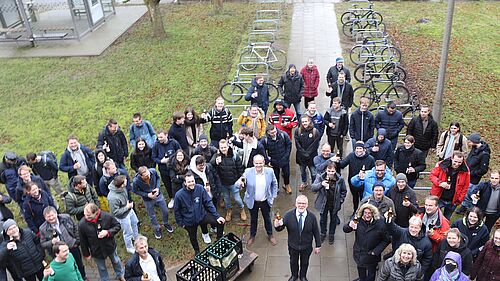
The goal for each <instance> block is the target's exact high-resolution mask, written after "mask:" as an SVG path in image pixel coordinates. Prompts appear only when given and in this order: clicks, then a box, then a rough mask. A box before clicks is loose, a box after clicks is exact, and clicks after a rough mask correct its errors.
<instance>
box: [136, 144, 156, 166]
mask: <svg viewBox="0 0 500 281" xmlns="http://www.w3.org/2000/svg"><path fill="white" fill-rule="evenodd" d="M141 166H146V167H147V168H156V162H155V161H154V160H153V151H152V150H151V149H150V148H144V150H142V151H141V150H134V151H132V153H131V154H130V168H132V169H134V171H136V172H137V170H139V167H141Z"/></svg>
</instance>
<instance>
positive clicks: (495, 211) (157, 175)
mask: <svg viewBox="0 0 500 281" xmlns="http://www.w3.org/2000/svg"><path fill="white" fill-rule="evenodd" d="M319 79H320V77H319V72H318V70H317V67H316V66H315V65H314V61H313V60H312V59H310V60H309V61H308V63H307V65H306V66H304V67H303V68H302V70H300V71H298V69H297V68H296V66H295V65H293V64H292V65H290V67H289V69H288V70H287V71H286V73H285V74H284V75H283V76H282V77H281V78H280V81H279V83H278V88H279V91H280V93H281V94H282V96H283V99H278V100H276V101H275V102H274V104H273V106H272V110H270V112H268V107H269V106H270V102H269V89H268V88H267V86H266V84H265V83H264V78H263V77H262V76H260V75H258V76H257V77H256V78H255V79H254V81H253V83H252V87H250V89H249V91H248V93H247V95H246V96H245V99H246V100H247V101H250V102H251V105H250V107H249V108H248V110H244V111H243V112H242V113H241V115H240V116H239V117H237V118H234V119H235V120H236V122H233V115H232V113H231V110H230V109H229V108H228V107H226V106H225V104H224V100H223V99H222V98H220V97H219V98H217V99H216V100H215V104H214V106H213V108H211V109H210V110H208V111H203V113H201V114H198V113H197V112H196V111H195V110H194V109H193V108H192V107H188V108H186V110H185V111H184V112H174V113H173V114H172V125H171V127H170V128H169V130H164V129H158V128H156V130H155V128H154V126H153V125H152V124H151V122H149V121H147V120H143V119H142V117H141V114H140V113H135V114H133V116H132V124H131V125H130V129H129V138H128V140H127V138H126V136H125V133H124V131H123V130H122V129H121V127H120V126H119V125H118V122H117V121H116V120H113V119H111V120H109V121H108V122H107V124H106V125H105V126H104V127H103V128H102V130H101V131H100V132H99V133H98V137H97V142H96V149H95V150H94V151H92V150H91V149H89V148H88V147H87V146H85V145H84V144H81V143H80V142H79V139H78V137H77V136H76V135H70V136H69V137H68V138H67V148H66V149H65V150H64V151H63V152H62V154H61V157H60V158H59V159H57V157H56V155H55V154H54V153H53V152H52V151H49V150H46V151H42V152H36V153H35V152H30V153H28V154H27V155H26V158H24V157H21V156H19V155H17V154H16V153H14V152H11V151H9V152H5V153H4V156H3V159H2V163H1V167H0V172H1V174H0V181H1V182H2V183H3V184H5V187H6V190H7V194H3V193H0V220H1V221H2V222H3V225H2V235H0V240H2V241H3V242H1V244H0V279H2V278H4V277H5V276H6V275H5V274H6V270H8V271H9V272H10V274H11V276H12V277H13V279H14V280H16V281H17V280H22V279H25V280H36V279H37V278H38V279H39V280H42V279H43V278H46V279H48V280H70V281H72V280H87V279H88V278H87V276H86V273H85V267H84V264H83V259H89V260H90V259H93V261H94V262H95V264H96V265H97V267H98V270H99V274H100V277H101V280H105V281H106V280H109V275H108V271H107V269H106V265H105V261H106V259H108V258H109V259H110V261H111V264H112V265H113V269H114V271H115V277H116V278H117V279H118V280H141V281H149V280H154V281H158V280H161V281H164V280H166V273H165V265H164V262H163V259H162V256H161V253H159V252H158V251H157V250H155V249H153V248H150V247H148V238H146V237H145V236H143V235H141V234H140V225H141V223H144V222H143V221H141V218H139V217H138V216H137V214H136V207H137V206H138V205H141V206H144V207H145V209H146V211H147V214H148V218H149V220H150V223H151V226H152V229H153V232H154V237H155V238H156V239H161V238H162V235H163V232H164V231H166V232H167V233H172V232H173V231H174V227H173V226H172V225H170V224H169V213H170V215H173V216H174V217H175V222H176V227H177V228H182V229H185V230H186V234H187V237H189V240H190V243H191V245H192V247H193V250H194V252H195V253H199V251H200V246H199V243H198V236H197V232H198V226H200V228H201V232H202V235H201V236H202V240H203V242H204V243H206V244H210V243H211V242H212V240H211V237H210V231H209V227H210V229H211V231H212V232H213V233H215V234H216V237H217V239H218V238H220V237H222V235H223V233H224V225H225V223H226V222H230V221H231V220H233V205H232V204H233V203H234V204H235V205H236V209H237V211H238V212H239V219H240V220H242V221H246V220H247V219H248V218H247V211H246V210H248V212H249V216H250V236H249V238H248V240H247V246H249V247H251V246H252V244H253V243H254V242H255V237H256V234H257V225H258V218H259V210H260V212H261V215H262V218H263V220H264V226H265V231H266V235H267V239H268V240H269V243H270V244H271V245H272V246H274V245H276V244H277V240H276V239H275V237H274V235H273V231H282V230H284V229H285V228H286V229H287V230H288V235H289V239H288V248H289V252H290V268H291V273H292V274H291V275H292V276H291V278H290V280H291V281H295V280H299V278H300V280H301V281H306V280H307V268H308V261H309V257H310V255H311V253H313V252H314V253H316V254H318V253H320V248H321V245H322V244H323V243H324V242H325V241H326V240H328V243H329V244H331V245H332V244H334V243H335V231H336V228H337V225H339V224H340V223H341V219H340V218H339V216H338V212H339V210H340V209H341V207H342V204H343V203H344V201H345V199H346V196H347V193H348V190H349V191H350V193H351V197H352V201H353V202H352V203H353V214H352V216H351V217H350V219H349V220H348V221H347V222H346V223H345V224H344V225H343V231H344V232H345V233H351V232H354V233H355V234H354V247H353V257H354V261H355V262H356V265H357V269H358V274H359V279H358V280H362V281H365V280H375V278H376V276H377V272H378V280H467V279H468V278H469V277H468V276H470V278H472V279H473V278H477V280H494V279H495V278H496V279H498V278H499V276H500V259H499V253H500V231H499V230H496V231H494V230H493V231H492V229H493V228H494V224H495V222H496V221H497V219H498V218H499V215H500V188H499V181H500V180H499V176H500V175H499V172H498V170H491V171H489V169H490V167H489V158H490V149H489V146H488V144H487V143H486V142H485V141H484V140H482V139H481V136H480V135H479V134H478V133H472V134H470V135H469V136H468V137H465V135H464V134H463V133H462V132H461V131H460V124H459V123H458V122H452V123H451V124H450V126H449V128H448V129H447V130H446V131H445V132H443V133H442V134H441V136H439V133H438V125H437V123H436V122H435V121H434V120H433V118H432V115H430V108H429V106H426V105H422V106H421V111H420V113H419V115H418V116H416V117H414V118H413V119H412V120H411V121H410V123H409V125H408V127H407V131H406V135H405V137H404V141H403V143H401V144H399V145H398V141H399V139H400V138H399V136H400V135H401V134H402V133H403V129H404V127H405V123H404V121H403V117H402V114H401V112H400V111H399V110H397V106H396V104H394V103H393V102H389V103H388V104H387V106H386V107H385V108H384V109H383V110H380V111H379V112H378V113H376V115H375V116H374V115H373V114H372V113H371V112H370V111H369V110H368V100H367V99H366V98H364V97H363V98H361V99H360V101H359V104H360V106H359V108H353V109H352V111H351V107H352V105H353V90H352V86H351V85H350V84H349V82H350V72H349V70H348V69H347V67H345V66H344V65H343V59H342V58H338V59H337V60H336V65H334V66H332V67H331V68H330V69H329V71H328V75H327V82H328V90H327V93H326V96H328V97H330V98H331V100H330V106H329V108H328V109H327V110H326V111H325V112H324V113H321V112H319V111H318V110H317V105H316V102H315V97H317V96H318V85H319ZM302 100H303V101H304V103H305V111H304V112H302V110H301V101H302ZM292 105H293V107H294V110H292V108H291V106H292ZM349 112H352V113H351V114H350V116H349ZM207 123H209V124H210V129H209V131H208V136H207V132H206V131H205V128H204V127H205V124H207ZM233 123H237V124H238V125H240V126H239V127H238V128H239V129H238V130H237V131H236V132H233V125H234V124H233ZM325 129H326V130H325ZM323 135H326V137H325V139H326V141H325V142H324V143H320V142H321V139H322V138H323ZM349 141H350V142H351V145H352V148H353V152H351V153H344V149H343V148H344V145H346V144H347V142H349ZM293 144H294V145H295V149H296V155H295V162H296V164H297V165H298V167H299V170H300V173H301V182H300V183H299V184H298V185H297V187H296V189H297V191H298V192H302V193H303V192H305V191H307V190H310V191H311V192H313V193H315V194H316V199H315V202H314V207H315V209H316V210H317V211H318V212H319V214H320V218H319V223H318V222H317V219H316V216H315V215H314V214H313V213H312V212H310V211H308V209H307V207H308V199H307V197H306V196H303V195H300V196H298V197H297V198H296V201H295V206H296V208H294V209H292V210H290V211H289V212H287V213H286V214H285V215H284V216H283V217H281V216H276V218H275V219H274V220H273V219H272V218H271V209H272V207H273V204H274V201H275V199H276V197H277V196H278V193H279V191H280V190H281V188H282V189H283V193H285V195H283V196H288V195H286V194H292V192H293V190H294V189H295V187H293V186H292V185H291V183H290V168H291V165H292V163H291V162H290V159H291V152H292V146H293ZM129 148H130V150H131V151H129ZM428 156H429V157H431V158H432V157H437V159H438V160H439V161H438V162H437V163H436V165H435V167H433V168H432V169H431V172H430V176H429V178H430V181H431V182H432V188H431V191H430V194H429V196H427V197H426V198H425V202H420V203H424V204H423V205H421V204H419V202H418V201H417V196H416V193H415V191H414V190H413V188H414V187H415V186H416V183H417V180H418V179H419V175H420V173H421V172H423V171H425V170H426V168H427V164H426V159H427V158H428ZM128 163H130V167H129V169H127V168H128V167H127V164H128ZM342 169H347V170H348V171H347V175H348V178H346V179H345V178H344V177H343V176H342V175H341V170H342ZM393 171H394V172H393ZM59 172H63V173H67V175H68V179H69V182H68V185H67V188H66V189H67V190H64V189H65V188H63V187H62V185H61V181H60V179H59ZM488 172H489V173H488ZM487 174H489V177H490V178H489V180H483V176H485V175H487ZM394 175H395V176H394ZM162 185H163V187H162ZM347 186H348V188H347ZM164 191H166V194H165V193H164ZM241 193H243V198H242V197H241ZM132 194H135V196H132ZM56 198H60V199H62V200H56ZM12 201H14V202H15V203H17V204H18V206H19V208H20V210H21V212H20V216H19V217H17V220H20V219H22V220H24V221H25V222H26V224H27V225H28V228H26V229H21V228H19V226H18V223H17V222H16V220H15V219H14V215H13V213H12V211H11V210H10V209H9V207H8V204H9V203H11V202H12ZM58 202H63V204H64V208H63V206H59V204H58ZM458 206H460V208H458V209H456V208H457V207H458ZM157 209H159V213H160V214H161V222H160V221H159V219H158V218H157V215H156V211H157ZM169 209H170V210H169ZM221 210H225V214H221V213H220V211H221ZM454 212H456V213H458V214H463V215H464V216H463V218H460V219H458V220H456V221H454V222H450V221H449V220H450V218H451V216H452V214H453V213H454ZM142 219H144V218H142ZM119 233H122V235H123V241H124V247H125V249H126V251H127V252H128V253H130V254H131V255H132V256H131V258H130V259H129V260H128V261H127V262H126V263H125V266H124V264H123V263H122V261H121V260H120V257H119V256H118V253H117V247H118V245H117V242H116V240H115V236H116V235H118V234H119ZM491 235H493V238H491V239H490V236H491ZM313 238H314V240H315V247H313V246H312V241H313ZM389 244H391V247H390V248H388V247H387V246H389ZM46 254H47V255H50V256H52V262H51V263H50V265H47V266H45V265H44V264H43V263H44V260H45V255H46ZM382 258H383V259H384V260H385V262H384V263H383V265H380V266H379V263H380V262H381V261H382ZM299 264H300V266H299ZM2 280H4V279H2Z"/></svg>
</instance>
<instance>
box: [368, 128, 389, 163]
mask: <svg viewBox="0 0 500 281" xmlns="http://www.w3.org/2000/svg"><path fill="white" fill-rule="evenodd" d="M386 133H387V131H386V130H385V129H384V128H380V129H378V134H377V136H378V135H383V136H386ZM376 143H378V147H379V150H378V151H377V152H374V151H373V150H372V148H373V147H374V146H375V144H376ZM365 148H366V151H367V152H368V153H370V155H371V156H373V158H374V159H375V160H384V161H385V163H386V164H387V166H388V167H392V163H393V162H394V150H393V149H392V145H391V141H390V140H388V139H387V138H384V141H383V142H379V141H378V139H377V137H373V138H371V139H369V140H368V141H367V142H366V143H365Z"/></svg>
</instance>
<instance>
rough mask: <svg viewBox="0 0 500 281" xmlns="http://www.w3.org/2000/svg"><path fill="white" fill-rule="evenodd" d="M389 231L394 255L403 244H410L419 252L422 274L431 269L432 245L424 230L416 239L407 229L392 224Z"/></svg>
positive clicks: (388, 227) (388, 228)
mask: <svg viewBox="0 0 500 281" xmlns="http://www.w3.org/2000/svg"><path fill="white" fill-rule="evenodd" d="M398 215H399V214H398ZM424 228H425V227H424ZM387 230H388V232H389V234H390V235H391V236H392V254H394V252H395V251H396V249H397V248H399V246H401V244H404V243H406V244H410V245H412V246H413V247H414V248H415V250H416V251H417V260H418V261H419V262H420V265H421V266H422V272H426V271H427V269H428V268H430V266H431V265H432V243H431V240H429V238H428V237H427V235H425V230H424V229H422V230H421V231H420V233H419V234H418V236H416V237H415V236H412V235H411V234H410V232H409V231H408V228H407V227H405V228H403V227H400V226H398V225H397V224H395V223H393V222H392V223H389V224H387ZM445 240H446V239H445Z"/></svg>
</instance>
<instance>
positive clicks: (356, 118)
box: [349, 108, 375, 142]
mask: <svg viewBox="0 0 500 281" xmlns="http://www.w3.org/2000/svg"><path fill="white" fill-rule="evenodd" d="M374 129H375V118H373V114H372V113H371V112H370V111H368V110H367V111H364V112H362V111H361V110H359V108H358V109H356V111H354V112H353V113H352V114H351V119H350V121H349V135H350V136H351V138H353V139H355V140H357V141H359V140H361V141H364V142H366V141H367V140H369V139H370V138H373V130H374Z"/></svg>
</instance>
